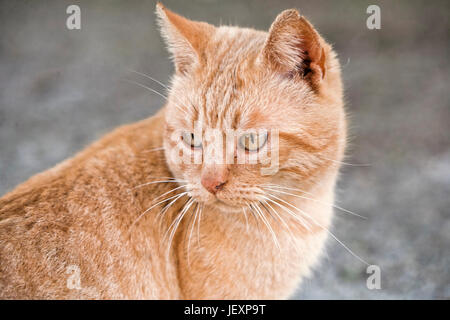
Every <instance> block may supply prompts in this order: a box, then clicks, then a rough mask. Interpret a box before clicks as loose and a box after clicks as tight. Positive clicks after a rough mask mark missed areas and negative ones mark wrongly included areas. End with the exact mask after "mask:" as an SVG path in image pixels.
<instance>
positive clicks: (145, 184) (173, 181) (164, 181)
mask: <svg viewBox="0 0 450 320" xmlns="http://www.w3.org/2000/svg"><path fill="white" fill-rule="evenodd" d="M175 182H186V180H160V181H150V182H146V183H143V184H140V185H138V186H136V187H134V188H133V190H134V189H137V188H142V187H145V186H148V185H151V184H155V183H175Z"/></svg>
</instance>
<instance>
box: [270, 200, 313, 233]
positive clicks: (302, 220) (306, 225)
mask: <svg viewBox="0 0 450 320" xmlns="http://www.w3.org/2000/svg"><path fill="white" fill-rule="evenodd" d="M268 195H270V194H268ZM263 197H264V198H265V199H266V200H267V201H270V202H272V203H274V204H276V205H277V206H279V207H280V208H281V209H283V210H284V211H286V212H287V213H288V214H289V215H290V216H291V217H292V218H294V219H295V220H297V221H298V222H300V224H301V225H302V226H303V227H304V228H305V229H306V230H308V231H311V229H310V227H309V223H307V222H306V221H305V220H304V219H303V218H302V217H300V216H298V215H296V214H295V213H294V212H292V210H290V209H289V208H287V207H286V206H284V205H282V204H281V203H278V202H277V201H274V200H272V199H270V198H268V197H265V196H263Z"/></svg>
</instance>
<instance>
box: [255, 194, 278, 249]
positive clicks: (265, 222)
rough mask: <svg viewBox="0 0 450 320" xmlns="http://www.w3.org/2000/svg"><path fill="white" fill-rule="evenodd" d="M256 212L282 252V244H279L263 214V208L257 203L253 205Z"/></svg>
mask: <svg viewBox="0 0 450 320" xmlns="http://www.w3.org/2000/svg"><path fill="white" fill-rule="evenodd" d="M253 205H254V207H255V209H256V212H257V213H258V214H259V217H260V218H261V220H262V222H263V223H264V224H265V226H266V228H267V229H268V230H269V232H270V234H271V235H272V239H273V242H274V243H275V246H276V247H277V248H278V250H279V251H281V247H280V243H279V242H278V238H277V236H276V234H275V232H274V231H273V229H272V227H271V225H270V222H269V221H268V220H267V219H266V217H265V215H264V212H262V210H261V208H260V207H259V206H258V204H257V203H256V202H255V203H253Z"/></svg>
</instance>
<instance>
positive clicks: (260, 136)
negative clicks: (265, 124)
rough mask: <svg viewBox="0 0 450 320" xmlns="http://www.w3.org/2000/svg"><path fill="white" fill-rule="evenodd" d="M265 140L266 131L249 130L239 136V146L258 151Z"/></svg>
mask: <svg viewBox="0 0 450 320" xmlns="http://www.w3.org/2000/svg"><path fill="white" fill-rule="evenodd" d="M266 142H267V132H259V133H256V132H249V133H244V134H243V135H242V136H240V137H239V146H240V147H241V148H242V149H245V150H246V151H258V150H259V149H261V148H262V147H264V145H265V144H266Z"/></svg>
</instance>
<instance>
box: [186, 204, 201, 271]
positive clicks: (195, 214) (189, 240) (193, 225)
mask: <svg viewBox="0 0 450 320" xmlns="http://www.w3.org/2000/svg"><path fill="white" fill-rule="evenodd" d="M199 210H200V204H199V203H197V206H196V207H195V210H194V212H193V213H192V214H191V217H192V216H193V217H194V221H192V224H191V228H190V231H189V238H188V241H187V260H188V266H190V265H191V262H190V259H189V257H190V248H191V237H192V232H193V231H194V227H195V222H196V221H197V216H198V211H199ZM188 226H189V223H188Z"/></svg>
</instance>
